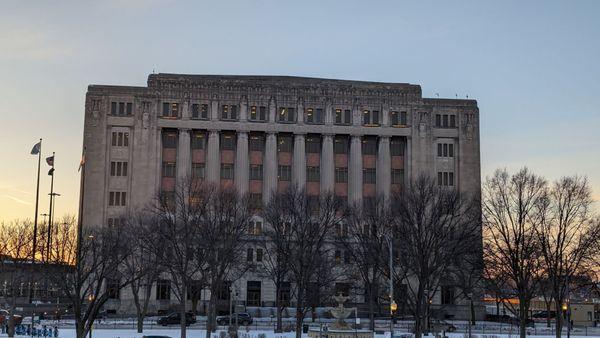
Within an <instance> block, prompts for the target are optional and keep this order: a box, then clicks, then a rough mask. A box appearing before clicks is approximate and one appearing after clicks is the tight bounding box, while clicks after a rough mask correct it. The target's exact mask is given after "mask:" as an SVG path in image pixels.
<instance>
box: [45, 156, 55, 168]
mask: <svg viewBox="0 0 600 338" xmlns="http://www.w3.org/2000/svg"><path fill="white" fill-rule="evenodd" d="M46 163H48V165H49V166H51V167H54V155H52V156H50V157H46Z"/></svg>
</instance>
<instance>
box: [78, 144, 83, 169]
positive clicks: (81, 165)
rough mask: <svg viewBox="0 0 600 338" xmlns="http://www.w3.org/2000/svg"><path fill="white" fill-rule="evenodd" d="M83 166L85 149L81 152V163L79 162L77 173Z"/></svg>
mask: <svg viewBox="0 0 600 338" xmlns="http://www.w3.org/2000/svg"><path fill="white" fill-rule="evenodd" d="M84 165H85V147H84V148H83V152H82V153H81V161H79V169H77V171H81V168H83V166H84Z"/></svg>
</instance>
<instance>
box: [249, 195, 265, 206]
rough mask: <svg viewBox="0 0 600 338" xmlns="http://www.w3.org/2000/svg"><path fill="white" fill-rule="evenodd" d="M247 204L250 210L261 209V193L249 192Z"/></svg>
mask: <svg viewBox="0 0 600 338" xmlns="http://www.w3.org/2000/svg"><path fill="white" fill-rule="evenodd" d="M248 204H249V207H250V209H252V210H260V209H262V194H261V193H250V194H248Z"/></svg>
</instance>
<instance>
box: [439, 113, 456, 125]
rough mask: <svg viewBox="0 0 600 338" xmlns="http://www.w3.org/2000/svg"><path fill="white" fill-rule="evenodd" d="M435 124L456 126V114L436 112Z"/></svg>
mask: <svg viewBox="0 0 600 338" xmlns="http://www.w3.org/2000/svg"><path fill="white" fill-rule="evenodd" d="M435 126H436V127H438V128H456V115H454V114H436V115H435Z"/></svg>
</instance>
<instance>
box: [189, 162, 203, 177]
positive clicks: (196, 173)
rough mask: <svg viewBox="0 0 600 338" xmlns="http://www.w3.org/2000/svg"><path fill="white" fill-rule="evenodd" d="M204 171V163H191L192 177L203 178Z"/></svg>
mask: <svg viewBox="0 0 600 338" xmlns="http://www.w3.org/2000/svg"><path fill="white" fill-rule="evenodd" d="M204 173H205V166H204V163H192V178H198V179H203V178H204Z"/></svg>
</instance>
